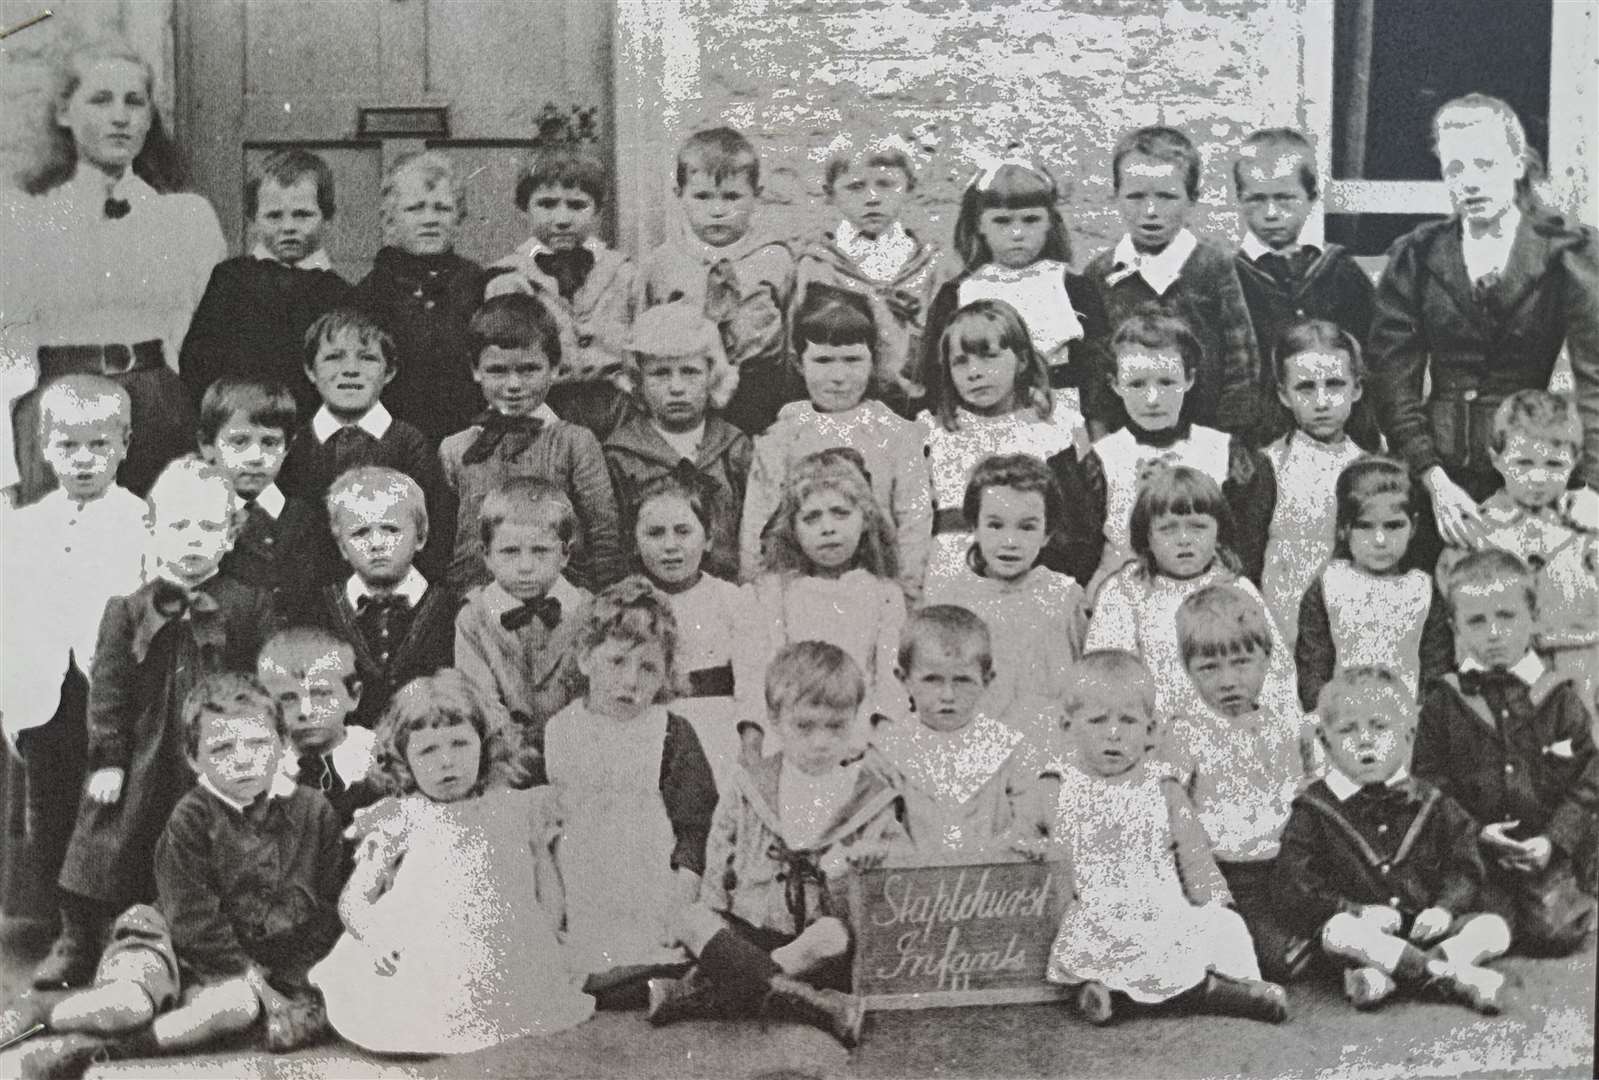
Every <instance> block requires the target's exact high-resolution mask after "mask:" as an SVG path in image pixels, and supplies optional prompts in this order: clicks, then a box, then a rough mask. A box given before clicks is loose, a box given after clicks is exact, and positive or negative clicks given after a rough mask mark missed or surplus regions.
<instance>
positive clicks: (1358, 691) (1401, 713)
mask: <svg viewBox="0 0 1599 1080" xmlns="http://www.w3.org/2000/svg"><path fill="white" fill-rule="evenodd" d="M1370 694H1382V695H1384V696H1386V697H1387V698H1389V700H1391V701H1392V702H1393V709H1394V712H1393V715H1395V716H1398V717H1402V718H1403V719H1404V721H1405V722H1406V723H1407V724H1411V725H1414V724H1415V722H1416V698H1415V695H1413V694H1412V693H1411V692H1410V688H1409V687H1407V686H1406V685H1405V680H1404V679H1402V678H1400V677H1399V675H1397V674H1396V673H1395V672H1394V670H1393V669H1392V668H1390V667H1389V666H1388V665H1386V664H1355V665H1353V666H1351V667H1346V668H1339V669H1338V670H1337V671H1335V672H1333V677H1332V678H1331V679H1329V680H1328V681H1327V685H1325V686H1323V687H1322V688H1321V693H1320V694H1318V695H1317V696H1316V717H1317V720H1318V722H1319V723H1320V725H1321V727H1322V729H1323V731H1325V730H1326V728H1328V727H1329V726H1331V725H1332V724H1334V723H1337V721H1338V716H1339V714H1340V713H1341V712H1342V711H1343V709H1344V707H1345V706H1346V705H1348V704H1349V703H1350V701H1351V699H1354V698H1359V697H1364V696H1367V695H1370Z"/></svg>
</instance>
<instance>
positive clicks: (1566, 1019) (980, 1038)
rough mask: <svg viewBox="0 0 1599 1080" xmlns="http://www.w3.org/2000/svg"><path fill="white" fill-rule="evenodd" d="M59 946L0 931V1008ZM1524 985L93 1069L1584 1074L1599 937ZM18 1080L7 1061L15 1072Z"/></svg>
mask: <svg viewBox="0 0 1599 1080" xmlns="http://www.w3.org/2000/svg"><path fill="white" fill-rule="evenodd" d="M41 952H42V949H41V946H40V944H39V942H38V941H37V940H35V939H31V938H27V937H23V936H18V935H15V934H13V935H8V936H3V937H0V997H7V998H8V997H9V996H10V995H11V994H12V993H14V992H15V990H16V988H17V986H18V985H19V981H20V978H21V975H22V973H23V972H24V971H25V969H26V968H27V967H28V966H29V965H31V963H32V961H33V959H34V958H35V957H37V956H38V955H40V953H41ZM1499 966H1500V967H1501V968H1502V970H1504V971H1505V972H1506V973H1507V974H1508V975H1510V976H1511V978H1512V981H1513V982H1516V983H1519V984H1520V985H1519V986H1517V988H1516V992H1515V993H1516V996H1515V1000H1514V1001H1513V1003H1512V1005H1511V1007H1510V1009H1509V1011H1508V1012H1507V1013H1506V1014H1505V1015H1504V1016H1502V1017H1499V1018H1497V1019H1488V1018H1483V1017H1479V1016H1477V1015H1476V1014H1474V1013H1471V1012H1469V1011H1467V1010H1465V1009H1462V1008H1459V1007H1456V1006H1449V1005H1441V1004H1430V1003H1420V1002H1398V1003H1395V1004H1393V1005H1391V1006H1389V1007H1388V1008H1386V1009H1384V1010H1382V1011H1380V1012H1377V1013H1370V1014H1363V1013H1356V1012H1354V1011H1353V1010H1352V1009H1350V1008H1349V1007H1348V1006H1347V1005H1345V1004H1344V1003H1343V1001H1342V1000H1340V999H1339V998H1338V996H1337V995H1336V994H1335V993H1334V991H1333V988H1332V987H1331V986H1327V985H1322V984H1315V985H1296V986H1294V987H1292V988H1291V989H1290V992H1289V996H1290V999H1291V1003H1292V1008H1293V1017H1292V1019H1291V1020H1290V1021H1289V1022H1288V1023H1287V1024H1285V1025H1283V1026H1281V1027H1271V1026H1267V1025H1263V1024H1253V1023H1249V1022H1246V1021H1241V1020H1226V1019H1216V1018H1210V1017H1194V1016H1169V1017H1145V1018H1140V1019H1136V1020H1133V1021H1130V1022H1124V1023H1121V1024H1119V1025H1117V1026H1112V1027H1110V1028H1103V1029H1101V1028H1093V1027H1090V1026H1088V1024H1086V1023H1085V1022H1083V1021H1082V1020H1079V1019H1077V1018H1076V1017H1075V1016H1072V1015H1070V1014H1069V1013H1067V1012H1066V1011H1065V1010H1064V1009H1063V1008H1061V1007H1059V1006H1049V1005H1028V1006H1007V1007H1003V1008H966V1009H932V1010H924V1011H921V1012H885V1013H874V1014H872V1015H871V1016H870V1017H869V1018H868V1020H867V1028H866V1038H865V1044H864V1045H863V1046H862V1047H861V1048H860V1049H858V1050H856V1051H855V1052H854V1053H853V1054H847V1053H845V1052H844V1051H843V1050H842V1049H841V1048H840V1047H839V1046H838V1045H837V1044H836V1043H834V1042H833V1041H832V1040H831V1039H829V1038H828V1037H827V1036H825V1035H823V1034H821V1033H820V1032H817V1031H812V1030H810V1029H807V1028H802V1027H797V1026H793V1025H789V1024H773V1025H771V1026H770V1027H769V1028H767V1029H765V1030H762V1028H761V1026H760V1025H759V1024H757V1023H753V1022H752V1023H737V1024H735V1023H685V1024H680V1025H677V1026H674V1027H669V1028H663V1029H654V1028H651V1027H650V1026H649V1025H648V1024H646V1023H645V1022H644V1019H643V1016H642V1015H641V1014H638V1013H606V1014H601V1015H599V1016H597V1017H596V1018H595V1019H593V1020H591V1021H589V1022H588V1023H586V1024H584V1025H582V1026H581V1027H578V1028H576V1029H574V1030H572V1031H568V1032H563V1033H561V1034H559V1035H556V1036H553V1037H550V1038H547V1039H541V1040H535V1039H525V1040H520V1041H518V1042H514V1043H511V1044H508V1045H505V1046H501V1047H497V1048H495V1049H494V1050H490V1051H484V1052H482V1053H477V1054H468V1055H462V1056H460V1057H454V1058H431V1059H410V1060H403V1061H396V1060H393V1059H387V1060H385V1059H379V1058H374V1057H371V1056H368V1055H365V1054H362V1053H360V1052H359V1051H356V1050H354V1049H353V1048H350V1047H346V1046H340V1045H335V1046H331V1047H326V1048H322V1049H320V1050H318V1051H316V1052H310V1051H306V1052H302V1053H298V1054H292V1055H287V1056H285V1057H280V1058H273V1057H270V1056H266V1055H261V1056H256V1055H249V1054H232V1055H225V1056H215V1057H208V1058H183V1059H162V1060H157V1061H147V1062H125V1063H118V1064H116V1065H114V1066H112V1065H107V1066H100V1067H97V1069H96V1070H95V1071H93V1072H92V1073H91V1074H90V1075H91V1076H95V1077H100V1078H117V1080H154V1078H163V1080H165V1078H169V1077H194V1078H205V1080H212V1078H215V1080H255V1078H261V1080H307V1078H312V1077H326V1078H331V1080H367V1078H387V1077H405V1078H431V1077H449V1078H454V1077H461V1078H469V1077H470V1078H477V1077H551V1078H556V1077H559V1078H575V1077H624V1078H633V1077H639V1078H645V1077H648V1078H665V1077H719V1078H720V1077H727V1078H741V1080H742V1078H746V1077H748V1078H752V1080H753V1078H764V1080H778V1078H780V1077H787V1078H793V1080H802V1078H823V1077H826V1078H835V1077H836V1078H849V1077H862V1078H864V1077H1024V1076H1025V1077H1096V1078H1099V1077H1130V1078H1134V1077H1135V1078H1140V1080H1142V1078H1151V1080H1155V1078H1178V1077H1184V1078H1186V1077H1223V1076H1226V1077H1285V1076H1292V1077H1306V1078H1315V1080H1324V1078H1325V1080H1332V1078H1335V1077H1336V1078H1340V1080H1341V1078H1344V1077H1351V1078H1372V1080H1410V1078H1412V1077H1429V1076H1450V1077H1507V1078H1509V1077H1515V1078H1522V1077H1526V1078H1533V1077H1577V1076H1589V1075H1591V1074H1592V1069H1593V1060H1594V977H1595V966H1596V965H1595V956H1594V949H1593V943H1592V941H1590V943H1589V948H1588V949H1587V950H1586V951H1585V952H1584V953H1582V954H1580V955H1578V956H1576V957H1573V958H1571V959H1568V960H1564V961H1547V960H1546V961H1530V960H1522V959H1511V960H1506V961H1503V962H1501V964H1500V965H1499ZM14 1075H16V1068H15V1058H14V1056H13V1054H12V1053H5V1054H0V1077H10V1076H14Z"/></svg>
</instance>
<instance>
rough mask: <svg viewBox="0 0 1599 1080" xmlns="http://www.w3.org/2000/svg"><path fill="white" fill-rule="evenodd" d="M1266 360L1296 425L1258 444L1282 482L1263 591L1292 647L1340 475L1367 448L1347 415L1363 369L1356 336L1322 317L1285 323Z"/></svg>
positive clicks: (1327, 549) (1322, 555)
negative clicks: (1266, 443) (1353, 432)
mask: <svg viewBox="0 0 1599 1080" xmlns="http://www.w3.org/2000/svg"><path fill="white" fill-rule="evenodd" d="M1268 366H1269V367H1270V368H1271V369H1272V370H1273V371H1274V372H1275V380H1274V381H1275V384H1276V392H1277V400H1278V401H1280V402H1281V403H1282V405H1283V407H1284V408H1286V409H1287V410H1288V412H1289V414H1290V415H1291V416H1292V417H1293V425H1292V426H1291V427H1290V428H1289V429H1288V433H1287V434H1285V435H1283V436H1282V437H1281V438H1279V439H1277V440H1276V441H1275V442H1273V443H1272V444H1271V445H1270V446H1268V447H1266V449H1265V450H1263V451H1261V456H1262V457H1264V458H1265V459H1266V461H1267V463H1268V464H1270V465H1271V470H1272V475H1273V477H1274V478H1275V480H1276V482H1277V505H1276V506H1275V507H1274V508H1273V509H1272V515H1271V525H1270V527H1269V528H1268V530H1267V534H1266V554H1265V566H1264V568H1263V569H1262V571H1261V576H1260V592H1261V595H1262V596H1264V597H1265V598H1266V609H1267V610H1268V611H1270V612H1271V615H1272V618H1273V619H1275V620H1276V621H1277V629H1278V630H1280V631H1282V635H1283V637H1284V638H1285V639H1286V640H1287V641H1288V644H1289V646H1290V647H1292V646H1293V644H1294V642H1295V640H1297V639H1298V637H1299V602H1300V600H1301V599H1302V598H1303V597H1304V595H1305V589H1306V588H1308V587H1309V586H1310V583H1311V582H1312V581H1314V580H1315V579H1316V575H1317V574H1319V573H1320V572H1321V569H1322V568H1323V567H1324V566H1326V565H1327V560H1328V559H1329V558H1331V557H1332V553H1333V548H1334V546H1335V544H1336V541H1337V535H1336V533H1337V530H1336V528H1335V527H1334V526H1335V522H1336V520H1337V517H1338V501H1337V499H1336V498H1335V496H1334V490H1335V488H1336V486H1337V483H1338V474H1339V473H1341V472H1343V471H1344V467H1345V466H1347V465H1349V464H1351V463H1352V462H1354V460H1355V459H1356V458H1358V457H1359V456H1360V455H1361V453H1362V450H1361V447H1360V446H1359V444H1357V443H1356V442H1355V440H1354V439H1353V438H1351V437H1350V435H1349V417H1350V410H1351V409H1352V408H1353V407H1354V405H1355V404H1356V402H1358V401H1359V400H1360V394H1361V388H1362V386H1361V384H1362V383H1363V382H1364V380H1365V377H1366V376H1365V370H1364V365H1363V364H1362V363H1361V360H1360V345H1359V343H1358V342H1357V341H1356V340H1355V338H1354V336H1353V335H1352V334H1350V333H1348V332H1347V331H1345V330H1340V329H1339V328H1338V327H1337V326H1336V325H1334V324H1333V323H1330V322H1327V321H1325V320H1320V319H1312V320H1308V321H1305V322H1298V323H1294V324H1292V325H1290V326H1289V327H1288V328H1287V329H1286V330H1284V331H1283V333H1282V336H1281V337H1280V338H1278V339H1277V348H1276V350H1275V351H1274V352H1273V354H1272V362H1271V364H1270V365H1268Z"/></svg>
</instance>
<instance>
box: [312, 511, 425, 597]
mask: <svg viewBox="0 0 1599 1080" xmlns="http://www.w3.org/2000/svg"><path fill="white" fill-rule="evenodd" d="M333 536H334V539H335V540H337V541H338V545H339V554H340V555H342V556H343V557H344V561H345V562H346V563H348V564H349V565H350V569H352V570H354V571H355V573H356V575H357V576H358V577H359V578H360V579H361V580H362V581H364V582H365V583H366V584H367V585H369V586H372V587H374V588H392V587H393V586H395V585H398V584H399V583H400V582H401V581H402V580H404V578H405V575H406V574H408V573H410V572H411V562H412V560H414V559H415V558H416V550H417V548H419V547H421V546H422V539H421V537H420V536H418V535H417V522H416V519H415V517H414V516H413V515H412V513H411V511H410V509H409V508H407V507H406V506H403V505H401V504H400V503H399V502H397V501H396V500H393V499H371V500H367V501H365V502H363V503H361V504H360V505H358V506H354V507H340V508H339V509H337V510H335V511H334V514H333Z"/></svg>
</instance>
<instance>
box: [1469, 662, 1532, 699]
mask: <svg viewBox="0 0 1599 1080" xmlns="http://www.w3.org/2000/svg"><path fill="white" fill-rule="evenodd" d="M1526 688H1527V684H1526V683H1524V682H1522V681H1521V677H1520V676H1518V675H1517V674H1516V673H1515V672H1513V671H1509V670H1507V669H1505V668H1492V669H1490V670H1488V671H1462V672H1461V673H1460V689H1461V691H1462V692H1464V693H1466V694H1469V695H1470V696H1472V697H1488V696H1489V695H1490V694H1493V693H1499V694H1509V693H1511V692H1512V691H1514V690H1525V689H1526Z"/></svg>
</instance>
